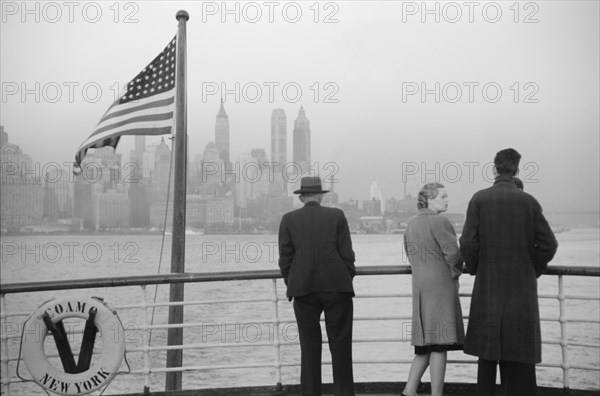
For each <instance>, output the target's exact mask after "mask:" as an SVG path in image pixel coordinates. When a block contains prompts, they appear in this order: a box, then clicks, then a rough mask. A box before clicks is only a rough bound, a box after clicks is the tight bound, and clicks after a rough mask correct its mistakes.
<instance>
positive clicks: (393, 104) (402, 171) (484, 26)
mask: <svg viewBox="0 0 600 396" xmlns="http://www.w3.org/2000/svg"><path fill="white" fill-rule="evenodd" d="M3 4H9V5H11V6H12V7H13V8H14V9H13V8H11V9H10V12H7V13H6V14H4V15H3V18H4V20H3V23H2V24H1V26H0V29H1V33H2V34H1V35H0V36H1V38H0V40H1V42H0V44H1V48H0V51H1V55H2V56H1V60H0V62H1V64H0V66H1V67H0V76H1V80H2V87H3V91H2V95H3V98H2V112H1V114H0V123H1V124H2V125H4V126H5V128H6V130H7V131H9V133H11V141H12V142H14V143H15V144H17V145H19V146H20V147H21V148H22V149H23V150H24V151H25V152H27V153H29V154H30V155H31V156H32V157H33V158H35V159H36V161H38V162H39V163H40V165H44V164H49V163H57V164H63V163H70V162H72V160H73V157H74V153H75V150H76V148H77V147H78V145H79V144H81V142H82V141H83V140H84V139H85V138H86V137H87V136H89V134H90V132H91V131H93V129H94V126H95V125H96V123H97V122H98V120H99V119H100V118H101V116H102V114H103V112H105V111H106V109H107V108H108V106H109V105H110V104H111V103H112V102H113V101H114V96H115V95H116V94H117V93H118V92H119V91H120V88H122V85H123V84H124V83H125V82H127V81H129V80H130V79H131V78H132V77H133V76H135V75H136V73H137V72H138V71H139V70H140V69H141V68H143V67H144V66H145V65H146V64H147V61H148V60H149V59H152V57H153V56H155V55H156V53H157V52H158V51H160V50H161V49H162V48H164V46H165V45H166V44H167V43H168V42H169V40H170V39H171V38H172V37H173V35H174V32H175V31H176V21H175V13H176V12H177V10H178V9H180V8H186V9H187V11H188V12H189V14H190V20H189V22H188V24H187V27H188V40H187V42H188V58H187V63H188V65H187V70H188V134H189V142H190V145H189V147H190V152H202V150H204V148H205V147H206V144H207V143H208V141H210V140H212V138H213V136H214V127H215V125H214V120H215V118H214V117H215V114H216V111H217V109H218V108H219V105H220V99H221V98H223V100H224V103H225V106H226V109H227V113H228V115H229V117H230V119H229V122H230V139H231V142H230V152H231V153H232V154H233V155H235V154H234V153H240V152H244V151H247V149H248V148H251V147H264V148H265V149H267V150H268V151H267V153H270V144H269V141H270V134H269V131H270V126H271V125H270V114H271V112H272V110H273V109H275V108H281V109H283V110H284V111H285V113H286V114H287V115H288V117H290V118H293V117H295V115H296V114H297V112H298V109H299V107H300V106H303V108H304V110H305V111H306V113H307V114H308V115H309V116H310V117H309V118H310V122H311V124H312V125H311V127H312V128H314V130H313V134H312V136H311V145H312V152H311V161H313V162H315V163H317V162H318V163H319V164H320V166H321V167H323V166H324V164H333V165H334V166H335V167H337V168H335V169H334V168H329V169H321V172H322V174H326V172H329V173H335V176H336V178H337V179H338V180H339V182H338V183H337V185H336V187H337V189H336V191H337V192H338V193H339V194H340V198H341V199H342V200H346V199H349V198H350V197H352V198H355V199H356V198H357V197H364V196H365V195H366V194H367V193H368V186H369V185H370V184H371V182H372V181H374V180H376V181H377V182H378V184H379V186H380V187H381V189H382V194H383V195H384V196H395V197H400V196H402V194H403V189H404V182H405V181H406V180H408V181H410V180H415V183H424V182H425V181H426V180H427V179H428V178H431V179H437V180H438V181H441V182H442V183H444V184H446V185H447V191H448V194H449V197H450V205H449V207H450V210H452V211H457V212H464V211H465V210H466V205H467V203H468V201H469V199H470V197H471V196H472V195H473V194H474V193H475V192H476V191H478V190H480V189H482V188H485V187H488V186H489V185H490V184H491V182H492V180H493V177H491V168H490V167H489V164H490V163H491V161H492V160H493V157H494V155H495V153H496V152H497V151H499V150H501V149H503V148H506V147H513V148H515V149H517V150H518V151H519V152H520V153H521V154H522V155H523V159H522V167H521V176H522V178H523V179H524V182H525V191H526V192H528V193H531V194H532V195H534V196H535V197H536V198H537V199H538V200H539V201H540V203H541V204H542V206H543V207H544V208H545V210H547V211H574V210H593V211H598V210H599V205H600V204H599V203H598V202H600V196H599V195H600V193H599V191H600V174H599V171H598V169H599V168H600V163H599V162H600V154H599V149H598V147H599V146H600V140H599V134H598V130H599V129H600V122H599V116H598V111H597V108H598V107H600V102H599V97H600V95H599V88H598V87H599V85H600V84H599V72H598V70H599V69H600V64H599V59H600V56H599V50H598V48H599V47H600V40H599V38H598V28H599V21H598V14H599V11H600V10H599V4H598V2H570V3H565V2H543V3H527V4H523V3H515V4H516V5H515V4H513V3H504V2H500V3H494V2H483V3H478V2H476V3H474V4H472V3H469V7H467V6H466V5H463V4H459V3H448V4H446V3H438V2H435V3H431V4H429V3H424V4H426V7H429V8H427V9H423V7H425V6H423V5H422V4H421V3H418V2H383V1H376V2H370V3H363V2H351V1H341V2H334V3H332V2H328V3H316V5H313V4H310V3H293V2H283V3H276V4H275V5H273V7H272V8H271V9H268V8H267V7H266V6H264V5H263V4H259V3H256V4H254V5H253V7H255V8H252V9H250V8H251V7H248V6H247V4H246V3H237V2H236V3H232V4H230V5H228V7H230V9H229V11H227V12H226V10H223V9H222V8H221V5H220V4H218V3H211V2H208V3H207V2H204V3H198V4H196V3H185V4H177V3H175V4H174V3H167V2H137V3H135V9H132V8H130V9H124V5H117V6H116V7H112V8H110V4H109V3H106V4H104V3H92V2H90V3H85V4H83V3H82V4H79V7H74V9H73V10H71V11H72V12H69V9H67V8H66V7H63V6H62V5H61V4H59V3H56V4H57V5H56V6H55V7H59V8H61V7H63V9H62V13H61V17H60V18H52V16H53V15H50V14H47V13H44V10H45V8H44V7H43V6H42V4H41V3H35V4H33V3H32V4H31V6H30V7H29V11H25V10H24V9H22V6H21V3H12V2H8V3H3ZM36 4H37V6H36ZM132 4H133V3H132ZM248 4H250V3H248ZM82 5H86V6H87V7H82ZM526 5H527V8H525V6H526ZM208 6H213V8H212V11H210V10H209V9H208V8H207V7H208ZM23 7H24V6H23ZM35 7H37V8H38V9H37V10H36V8H35ZM94 7H96V8H98V11H100V13H98V17H97V18H96V17H95V15H92V14H90V15H87V14H84V13H83V12H82V11H83V10H84V9H86V10H92V9H93V8H94ZM256 7H258V11H260V16H261V17H260V18H258V17H257V18H252V15H254V14H251V13H250V14H249V12H250V11H257V10H256ZM7 10H8V9H7ZM117 11H118V13H117ZM209 11H210V12H209ZM292 11H298V12H297V13H296V14H294V13H293V12H292ZM70 19H71V20H70ZM96 19H97V20H96ZM17 37H18V38H19V39H18V40H16V39H15V38H17ZM107 65H110V67H107ZM242 65H243V66H242ZM288 129H289V130H291V129H292V125H291V124H289V125H288ZM288 132H289V131H288ZM291 139H292V136H291V135H290V134H289V133H288V141H289V140H291ZM149 141H150V140H149ZM120 145H121V146H120V147H119V149H118V152H120V153H122V154H124V155H127V153H129V152H130V150H133V149H134V142H133V140H130V139H125V138H124V139H123V141H122V142H121V143H120ZM288 147H289V146H288ZM233 155H232V158H235V157H233ZM291 155H292V152H291V151H289V149H288V156H291ZM269 156H270V154H269ZM582 170H583V171H582ZM557 184H558V185H557ZM582 186H585V188H582ZM411 188H413V187H412V186H411ZM590 191H591V193H590ZM359 199H360V198H359Z"/></svg>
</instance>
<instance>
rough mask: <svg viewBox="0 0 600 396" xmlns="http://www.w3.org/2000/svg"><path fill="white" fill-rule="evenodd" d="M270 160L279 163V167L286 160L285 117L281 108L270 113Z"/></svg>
mask: <svg viewBox="0 0 600 396" xmlns="http://www.w3.org/2000/svg"><path fill="white" fill-rule="evenodd" d="M271 161H272V162H277V163H279V167H280V169H281V168H282V167H283V166H284V165H285V164H286V162H287V118H286V116H285V111H284V110H283V109H275V110H273V113H272V114H271Z"/></svg>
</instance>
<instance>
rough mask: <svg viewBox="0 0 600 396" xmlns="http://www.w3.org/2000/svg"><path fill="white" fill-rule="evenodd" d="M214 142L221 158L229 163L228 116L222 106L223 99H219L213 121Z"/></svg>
mask: <svg viewBox="0 0 600 396" xmlns="http://www.w3.org/2000/svg"><path fill="white" fill-rule="evenodd" d="M215 144H216V146H217V149H218V150H219V156H220V157H221V160H223V162H225V164H229V116H228V115H227V113H226V112H225V107H223V99H221V107H220V108H219V113H218V114H217V121H216V123H215Z"/></svg>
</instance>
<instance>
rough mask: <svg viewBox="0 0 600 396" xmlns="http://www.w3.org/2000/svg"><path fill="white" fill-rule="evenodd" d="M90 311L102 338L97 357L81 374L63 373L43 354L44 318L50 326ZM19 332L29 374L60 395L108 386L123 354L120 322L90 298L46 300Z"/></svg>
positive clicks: (104, 307)
mask: <svg viewBox="0 0 600 396" xmlns="http://www.w3.org/2000/svg"><path fill="white" fill-rule="evenodd" d="M94 309H95V310H96V314H95V317H94V325H95V326H96V328H97V329H98V331H99V332H100V336H101V338H102V352H101V354H100V357H99V358H96V359H94V360H93V361H92V364H91V366H90V367H89V368H87V369H86V370H85V371H82V372H80V373H65V372H64V370H63V368H62V367H57V366H56V365H54V364H52V363H51V362H50V361H49V360H48V356H46V353H45V352H44V341H45V339H46V337H47V336H48V328H47V327H46V324H45V323H44V316H45V315H48V316H49V317H50V319H51V320H52V322H53V323H58V322H61V321H62V320H63V319H67V318H79V319H83V320H87V319H88V317H89V316H90V310H94ZM23 331H24V334H23V349H22V355H23V360H24V362H25V365H26V366H27V369H28V370H29V373H30V374H31V376H32V377H33V379H34V381H35V382H37V384H38V385H40V386H41V387H43V388H45V389H48V390H50V391H52V392H54V393H58V394H60V395H82V394H86V393H90V392H93V391H95V390H96V389H99V388H101V387H103V386H105V385H108V384H109V383H110V382H111V381H112V379H113V377H114V376H115V374H116V373H117V371H118V370H119V367H120V366H121V362H122V361H123V356H124V354H125V342H124V336H125V331H124V329H123V325H122V324H121V321H120V320H119V318H118V317H117V315H116V314H115V313H114V312H113V311H112V310H111V309H110V308H109V307H107V306H106V305H105V304H104V303H103V302H102V301H100V300H98V299H94V298H69V299H56V300H52V301H48V302H46V303H44V304H43V305H42V306H41V307H39V308H38V309H37V310H36V311H35V312H34V313H33V315H32V316H31V318H30V319H29V320H28V321H27V323H26V324H25V328H24V330H23ZM80 358H81V357H80Z"/></svg>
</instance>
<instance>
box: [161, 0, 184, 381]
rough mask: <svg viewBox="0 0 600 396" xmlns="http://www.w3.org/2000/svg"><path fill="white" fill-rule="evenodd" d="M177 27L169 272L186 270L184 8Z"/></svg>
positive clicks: (172, 319)
mask: <svg viewBox="0 0 600 396" xmlns="http://www.w3.org/2000/svg"><path fill="white" fill-rule="evenodd" d="M175 18H176V19H177V21H178V22H179V26H178V30H177V55H176V59H177V66H176V67H177V69H176V71H175V72H176V85H177V86H176V94H175V95H176V96H175V144H174V149H173V153H174V155H175V158H174V164H175V175H174V183H173V184H174V194H173V235H172V238H173V239H172V242H171V273H182V272H185V203H186V202H185V201H186V185H187V175H186V173H187V172H186V168H187V106H186V99H187V94H186V75H185V72H186V36H185V34H186V31H185V28H186V22H187V21H188V19H190V16H189V14H188V13H187V11H185V10H180V11H178V12H177V14H176V15H175ZM180 301H183V283H173V284H171V285H170V291H169V302H180ZM180 323H183V305H172V306H169V324H180ZM182 344H183V328H169V330H168V333H167V345H182ZM182 363H183V350H181V349H169V350H167V367H181V366H182ZM181 374H182V372H181V371H176V372H167V373H166V379H165V390H166V391H171V390H181V378H182V375H181Z"/></svg>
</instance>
